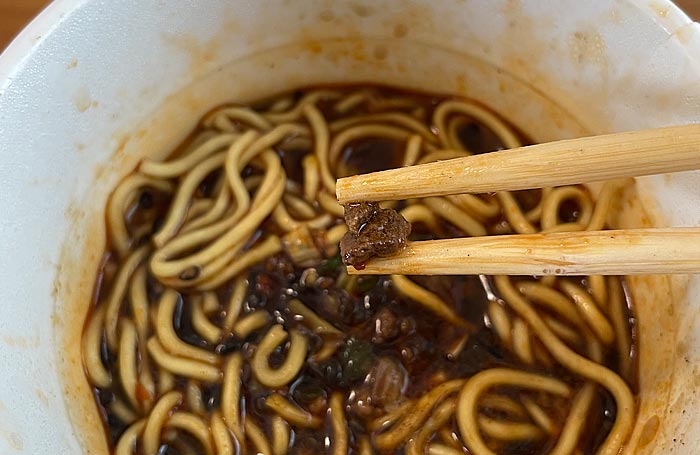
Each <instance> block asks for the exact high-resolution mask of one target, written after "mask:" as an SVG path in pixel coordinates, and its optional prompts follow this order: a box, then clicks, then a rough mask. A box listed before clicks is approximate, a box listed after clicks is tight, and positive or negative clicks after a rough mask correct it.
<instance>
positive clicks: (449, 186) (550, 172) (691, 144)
mask: <svg viewBox="0 0 700 455" xmlns="http://www.w3.org/2000/svg"><path fill="white" fill-rule="evenodd" d="M696 169H700V125H686V126H677V127H669V128H659V129H652V130H645V131H633V132H627V133H616V134H608V135H603V136H593V137H585V138H580V139H571V140H566V141H558V142H551V143H546V144H538V145H533V146H528V147H522V148H518V149H511V150H505V151H502V152H495V153H489V154H484V155H476V156H470V157H466V158H458V159H453V160H446V161H439V162H435V163H429V164H423V165H418V166H410V167H405V168H401V169H393V170H388V171H383V172H376V173H372V174H366V175H358V176H353V177H347V178H343V179H339V180H338V182H337V185H336V192H337V196H338V201H339V202H340V203H341V204H345V203H349V202H356V201H382V200H399V199H409V198H419V197H428V196H445V195H450V194H460V193H487V192H494V191H514V190H522V189H530V188H542V187H549V186H559V185H572V184H578V183H590V182H599V181H605V180H612V179H617V178H625V177H637V176H643V175H652V174H662V173H671V172H680V171H689V170H696ZM348 271H349V272H350V273H365V274H405V275H455V274H456V275H468V274H502V275H586V274H591V275H635V274H655V273H663V274H668V273H700V228H674V229H639V230H621V231H588V232H561V233H551V234H536V235H509V236H493V237H472V238H460V239H450V240H436V241H427V242H413V243H410V244H409V246H408V247H407V248H406V250H404V251H403V252H402V253H400V254H397V255H396V256H393V257H390V258H379V259H374V260H372V261H370V262H369V263H368V264H366V267H365V269H364V270H362V271H361V272H358V271H357V270H355V269H354V268H353V267H348Z"/></svg>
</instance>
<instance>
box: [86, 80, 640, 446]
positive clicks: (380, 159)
mask: <svg viewBox="0 0 700 455" xmlns="http://www.w3.org/2000/svg"><path fill="white" fill-rule="evenodd" d="M354 88H356V87H343V89H347V90H351V89H354ZM380 90H381V91H382V92H383V93H387V92H390V93H399V94H401V95H403V96H411V97H414V98H415V99H416V100H417V101H418V103H419V104H420V105H421V106H422V107H423V108H425V109H426V112H427V114H428V118H429V116H430V113H431V112H432V110H433V109H434V107H435V106H436V105H437V103H438V102H439V101H441V100H443V99H445V98H441V97H435V96H433V95H423V94H418V93H410V92H403V91H397V90H394V89H386V88H381V89H380ZM320 107H321V109H322V110H323V111H324V114H326V115H327V116H328V118H329V120H333V119H334V117H337V115H334V114H332V111H331V110H330V104H327V103H321V105H320ZM352 114H353V113H350V114H348V115H352ZM458 136H459V137H460V139H461V140H462V142H463V143H464V144H465V145H467V146H469V147H470V148H471V149H472V150H474V151H475V152H476V153H487V152H490V151H493V150H498V149H500V148H502V146H503V145H502V144H501V143H500V141H498V139H497V138H496V136H495V135H494V134H493V133H492V132H491V131H489V130H488V129H487V128H485V127H484V126H483V125H480V124H478V123H477V122H475V121H474V120H473V119H468V118H467V119H465V121H464V122H463V125H462V126H461V128H460V130H459V134H458ZM521 136H522V135H521ZM522 138H523V143H530V141H528V140H527V139H526V138H525V137H524V136H523V137H522ZM182 149H183V148H182V147H181V148H180V149H178V150H182ZM178 153H180V152H176V153H175V154H178ZM402 153H403V148H402V147H400V146H398V144H395V143H392V142H391V141H387V140H384V139H381V140H380V139H377V140H374V139H368V140H363V141H355V142H353V143H351V144H350V145H349V147H348V148H347V149H346V150H344V151H343V155H342V156H343V159H344V161H345V163H346V168H347V170H348V173H361V172H371V171H377V170H382V169H387V168H392V167H397V166H400V165H401V154H402ZM280 154H281V156H282V163H283V166H284V169H285V171H286V173H287V176H288V178H289V179H291V180H294V181H297V182H300V181H301V175H302V171H301V160H300V157H301V155H302V154H301V153H300V152H293V151H292V152H287V151H280ZM216 179H217V176H216V175H212V176H211V178H210V179H208V181H207V182H206V184H205V185H203V186H202V188H200V190H199V191H201V192H203V193H206V192H209V191H211V187H212V186H213V185H214V184H215V181H216ZM540 193H541V192H540V191H539V190H529V191H523V192H518V193H517V194H516V198H517V199H518V201H519V202H520V203H521V204H522V206H523V207H524V209H529V208H532V207H534V206H535V205H536V204H537V201H538V200H539V197H540ZM169 204H170V199H169V198H168V197H167V196H165V195H163V194H161V193H158V192H157V191H148V192H144V194H142V196H141V197H140V199H139V201H138V202H137V203H136V204H135V205H134V207H133V210H131V212H130V216H129V218H128V219H127V226H128V228H129V229H130V232H132V233H133V232H134V229H135V226H137V225H142V224H144V223H152V225H153V228H152V232H155V231H157V229H158V228H159V226H160V224H161V223H162V219H163V217H164V216H165V214H166V213H167V209H168V206H169ZM576 209H577V207H576V206H575V204H566V205H564V206H563V207H562V213H561V214H560V215H561V218H562V220H563V221H564V222H568V221H572V220H573V219H575V216H576ZM503 221H504V219H503V218H500V219H498V220H496V221H495V222H493V223H492V224H491V225H489V226H488V228H489V230H490V231H496V228H495V226H497V225H499V224H502V223H503ZM337 222H341V221H340V220H338V221H337ZM263 230H267V231H268V232H269V231H276V230H277V229H276V228H275V227H274V224H273V223H272V222H271V221H269V220H268V221H267V222H266V223H265V224H264V226H263ZM456 236H463V233H461V232H460V231H459V229H457V228H456V227H455V226H452V225H450V224H449V223H444V224H443V225H442V226H441V230H440V232H431V231H429V230H427V229H425V228H424V227H423V226H421V225H420V224H418V225H415V226H414V229H413V233H412V235H411V239H412V240H423V239H430V238H438V237H456ZM141 241H143V242H146V241H148V238H147V237H146V238H144V239H142V240H140V241H139V242H141ZM106 251H107V252H106V254H105V259H104V261H103V264H102V267H101V271H100V273H99V275H98V279H97V281H96V284H95V292H94V302H93V304H94V305H99V304H103V303H104V301H105V300H106V298H107V295H106V294H107V290H109V289H110V288H111V285H112V281H113V279H114V271H115V269H116V266H117V262H116V261H117V260H116V257H117V256H116V254H115V253H114V252H113V250H112V247H111V245H109V244H108V245H107V247H106ZM315 269H316V271H317V272H318V275H319V278H318V280H316V281H315V283H313V285H311V286H309V285H308V283H306V282H305V281H304V277H305V274H306V273H308V272H307V270H306V269H301V268H299V267H295V266H294V264H293V263H292V261H291V260H290V259H289V258H288V257H287V256H286V255H285V254H279V255H276V256H274V257H273V258H271V259H269V260H267V261H265V262H263V263H259V264H257V265H255V266H254V267H252V268H251V270H249V271H248V280H249V287H248V294H247V298H246V304H245V308H244V312H251V311H255V310H258V309H264V310H266V311H268V312H269V313H271V314H272V315H273V316H274V317H275V318H276V319H277V322H279V323H283V324H284V326H285V327H287V328H298V329H299V330H300V331H302V332H303V333H304V334H305V335H306V336H307V337H308V338H309V339H310V350H311V352H314V351H316V350H317V349H318V348H319V347H320V346H321V344H322V340H321V339H320V337H319V336H318V335H316V334H314V333H311V332H310V331H309V330H308V329H307V328H306V327H305V326H303V325H302V324H301V323H299V322H298V321H296V320H295V319H294V317H293V315H292V314H291V313H290V311H289V309H288V308H287V304H288V302H289V301H290V300H291V299H293V298H299V299H300V300H302V301H303V302H304V304H305V305H306V306H308V307H309V308H310V309H312V310H313V311H314V312H316V313H317V314H318V315H319V316H321V317H322V318H324V319H326V320H327V321H330V322H331V323H332V324H333V325H334V326H335V327H337V328H338V329H340V330H341V331H342V332H343V334H344V338H343V340H341V341H342V345H341V348H340V349H338V351H337V352H336V353H335V355H333V356H332V357H331V358H330V359H328V360H326V361H324V362H320V363H315V362H312V361H308V362H307V363H306V364H305V366H304V367H303V369H302V371H301V373H300V375H299V376H298V378H297V379H296V380H295V381H294V382H293V384H292V385H291V386H290V387H289V388H287V389H284V390H282V391H281V392H282V393H283V394H284V395H286V396H288V397H289V398H290V399H291V400H292V401H294V402H296V403H298V404H299V405H301V406H302V407H304V408H306V409H311V408H313V407H314V406H317V407H318V406H322V405H323V403H324V402H325V400H326V399H327V398H328V397H329V396H330V394H331V392H333V391H342V392H344V394H345V395H346V396H347V395H349V394H351V392H353V391H354V392H355V394H354V395H359V394H360V393H362V388H363V381H364V379H365V376H366V375H367V373H368V371H369V369H370V368H371V367H372V365H374V364H375V363H376V362H377V361H378V360H379V359H386V360H390V361H391V362H393V364H395V365H400V369H402V370H403V371H404V372H405V374H406V375H407V377H408V378H409V379H408V383H407V385H406V387H405V388H403V389H402V390H401V392H400V393H401V396H402V397H404V398H414V397H419V396H421V395H423V394H424V393H426V392H427V391H428V390H430V389H431V388H432V387H434V386H435V385H436V384H437V382H436V378H437V376H438V375H437V373H440V375H439V376H440V377H442V378H443V379H442V380H445V379H452V378H464V377H469V376H470V375H473V374H475V373H477V372H479V371H481V370H483V369H486V368H490V367H496V366H503V367H511V368H517V369H522V370H526V371H535V372H539V373H543V374H546V375H551V376H554V377H557V378H560V379H563V380H565V381H566V382H569V383H572V384H576V383H577V382H579V381H580V378H575V377H572V375H571V374H570V373H569V372H568V371H567V370H565V369H563V368H561V367H554V368H552V369H549V370H546V371H545V370H543V369H542V368H541V367H531V366H527V365H524V364H523V363H522V362H520V361H519V360H518V359H516V358H515V356H513V355H512V354H511V353H510V352H508V351H506V350H504V349H502V348H501V347H500V344H499V342H498V340H497V339H496V336H495V334H494V333H493V332H492V330H491V329H490V327H489V326H488V324H487V322H486V321H487V318H486V317H485V312H486V305H487V303H488V299H487V294H486V290H485V289H484V285H483V283H482V281H481V280H480V278H479V277H475V276H457V277H412V279H413V280H414V281H416V282H417V283H418V284H420V285H421V286H423V287H425V288H427V289H428V290H430V291H432V292H434V293H435V294H437V295H438V296H440V297H441V298H442V299H444V301H445V302H446V303H448V304H449V305H450V306H451V307H452V308H453V309H454V310H455V312H456V313H457V314H458V315H459V316H460V317H462V318H463V319H465V320H466V321H468V323H469V324H470V328H469V329H468V330H467V332H469V339H468V342H467V344H466V345H465V347H464V348H463V349H462V350H461V351H460V352H459V354H458V355H457V356H456V357H452V356H450V355H448V352H449V351H450V348H451V347H453V346H454V345H455V344H457V343H458V342H459V341H460V340H461V338H462V337H463V336H464V335H465V329H461V328H457V327H454V326H452V325H450V324H448V323H446V322H444V321H443V320H442V319H440V318H438V317H436V316H435V315H433V313H431V312H429V311H427V310H425V309H424V308H423V307H421V305H419V304H417V303H416V302H413V301H411V300H409V299H406V298H405V297H403V296H401V295H400V294H398V293H397V291H396V290H395V289H394V286H393V285H392V282H391V280H390V279H389V278H387V277H372V276H367V277H360V278H359V280H358V282H357V283H356V284H355V286H354V288H352V289H350V290H346V289H343V288H342V286H341V284H342V283H339V281H342V279H343V278H342V277H341V270H343V269H344V267H343V265H342V263H341V261H340V257H339V256H336V257H332V258H326V259H324V260H323V261H322V262H321V263H320V264H318V265H317V267H315ZM339 277H340V279H339ZM578 281H579V282H582V281H581V280H578ZM582 283H583V284H584V285H585V282H582ZM161 292H162V287H161V286H160V285H159V284H158V283H157V282H156V281H155V280H154V279H153V278H149V300H150V301H151V302H155V301H157V300H158V297H159V296H160V294H161ZM231 292H232V290H231V283H227V284H226V285H224V286H222V287H221V288H220V289H218V290H217V293H218V295H219V297H220V298H221V300H222V301H226V300H227V299H228V298H229V296H230V295H231ZM191 299H192V296H191V295H189V294H188V293H186V292H185V293H183V299H182V302H181V303H180V305H178V308H177V311H176V315H175V320H174V326H175V329H176V332H177V333H178V335H179V336H180V338H181V339H182V340H184V341H185V342H187V343H190V344H192V345H195V346H199V347H201V348H204V349H207V350H209V351H211V352H215V353H217V354H219V355H221V356H222V358H223V356H225V355H226V354H228V353H231V352H235V351H240V352H242V353H243V355H244V358H246V359H247V360H249V359H250V358H251V356H252V354H253V352H254V349H255V346H256V345H257V344H258V343H259V342H260V340H261V339H262V337H263V336H264V334H265V332H266V331H267V327H265V328H264V329H262V330H258V331H255V332H253V333H252V334H250V335H249V336H248V337H247V338H246V339H243V340H240V339H237V338H236V337H235V336H233V335H227V336H225V337H224V339H222V340H220V342H219V343H217V344H210V343H208V342H207V341H205V340H204V339H202V338H201V337H200V336H199V335H198V334H197V333H196V332H195V330H194V329H193V327H192V320H191V301H192V300H191ZM122 307H123V316H130V313H129V310H128V305H123V306H122ZM629 316H630V321H633V320H632V316H631V313H630V315H629ZM220 317H221V318H222V319H223V317H224V315H223V314H222V315H220ZM378 319H380V322H384V321H386V320H389V319H393V323H394V324H395V327H393V328H392V329H391V330H388V333H384V332H382V333H378V331H377V320H378ZM213 322H215V323H217V322H220V321H216V320H214V321H213ZM380 325H381V324H380ZM634 341H635V342H636V339H634ZM634 351H635V352H636V349H634ZM283 358H284V347H282V348H281V349H278V351H277V352H276V353H275V354H273V357H272V359H271V362H272V364H273V366H274V363H275V362H281V361H282V359H283ZM103 361H104V363H105V365H106V366H107V368H108V370H109V371H110V372H111V373H112V375H113V377H118V369H117V364H116V358H115V357H114V356H113V355H111V354H110V353H109V351H108V349H107V347H106V343H103ZM351 361H352V362H351ZM616 363H617V353H615V352H614V350H613V352H611V353H610V354H609V355H608V358H607V359H606V365H607V366H609V367H611V368H612V369H614V370H615V369H617V368H616ZM243 374H244V376H243V377H244V381H243V395H244V396H245V401H244V402H245V409H246V412H247V413H250V414H251V415H254V416H256V417H257V420H258V421H259V422H265V423H266V425H267V422H268V421H269V416H270V415H271V414H270V411H269V410H267V409H266V408H265V405H264V398H265V397H266V396H267V395H269V393H270V391H269V390H267V389H266V388H265V387H263V386H261V385H260V384H259V383H258V382H257V381H256V380H255V378H254V377H253V375H252V374H251V372H250V369H249V366H248V362H244V373H243ZM635 374H636V370H635ZM627 379H628V380H629V381H630V382H631V384H632V385H633V386H634V384H635V382H636V381H635V379H636V377H635V378H627ZM177 384H178V388H179V389H180V390H181V391H182V392H184V391H185V388H186V381H185V380H182V379H178V382H177ZM203 391H204V395H205V396H204V402H205V403H206V406H207V409H208V410H209V411H212V410H215V409H216V408H217V407H218V406H219V402H220V393H221V390H220V386H219V385H216V384H207V385H204V386H203ZM511 393H513V394H514V396H517V394H518V393H523V392H516V391H512V392H511ZM95 396H96V398H97V401H98V403H99V404H100V409H101V411H102V415H103V419H104V424H105V427H106V431H107V434H108V435H109V440H110V441H111V443H112V444H115V443H116V441H117V440H118V438H119V436H120V435H121V433H122V432H123V431H124V430H125V429H126V427H127V426H126V424H125V423H124V422H121V421H120V420H119V418H118V417H117V416H116V415H115V414H113V413H112V412H110V411H109V410H108V406H109V404H110V403H111V402H112V401H113V400H114V399H115V397H121V399H122V400H123V401H125V402H127V400H126V397H125V395H124V392H123V391H122V390H121V389H120V388H119V387H118V386H116V387H114V388H109V389H95ZM559 405H560V407H561V419H562V420H563V419H565V417H566V414H565V412H566V410H567V409H568V408H567V406H568V403H565V402H561V403H559ZM181 409H184V410H187V404H186V403H185V404H183V405H182V406H181ZM369 411H372V412H374V414H372V415H373V416H376V415H378V413H379V410H376V409H375V410H372V409H370V410H369ZM366 412H368V411H367V410H366V409H360V407H358V405H357V403H356V402H351V403H350V405H349V406H348V409H347V418H348V421H349V427H350V429H351V432H350V433H351V440H350V447H351V451H352V453H357V439H358V437H359V436H361V435H363V434H364V432H365V422H366V419H367V415H366V414H365V413H366ZM591 415H592V416H594V418H592V419H590V420H589V421H588V423H587V425H588V426H589V428H590V429H591V431H587V432H586V436H584V439H583V441H582V443H581V445H580V448H581V449H582V450H583V452H584V453H593V452H594V451H595V449H596V448H597V447H598V445H599V444H600V443H601V442H602V441H603V439H604V438H605V435H606V434H607V433H608V431H609V430H610V428H611V426H612V424H613V422H614V420H615V405H614V401H613V400H612V399H611V397H610V396H609V394H608V393H607V392H604V391H602V390H600V389H599V391H598V396H597V398H596V400H595V402H594V409H593V410H592V411H591ZM266 429H267V430H269V428H267V427H266ZM454 431H455V432H456V433H458V431H457V429H456V427H455V428H454ZM327 433H328V431H325V430H323V429H322V430H321V431H312V430H305V429H301V430H294V445H293V447H292V448H291V450H290V453H299V454H312V453H321V452H325V451H326V447H325V445H324V444H325V443H324V438H325V437H326V435H327ZM180 443H181V444H185V445H189V446H191V447H193V448H197V447H198V442H196V441H195V440H192V439H183V440H182V441H180ZM551 444H552V442H551V441H549V442H546V443H537V442H534V443H533V442H528V443H526V444H524V443H523V444H511V445H508V446H504V447H502V448H501V451H502V453H504V454H505V455H518V454H539V453H544V452H546V451H547V450H548V449H550V448H551V447H550V445H551ZM179 453H181V451H179V450H178V448H177V447H175V446H163V447H162V448H161V451H160V452H159V454H161V455H164V454H172V455H175V454H179ZM397 453H402V451H401V450H399V451H398V452H397Z"/></svg>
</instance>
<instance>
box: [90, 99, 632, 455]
mask: <svg viewBox="0 0 700 455" xmlns="http://www.w3.org/2000/svg"><path fill="white" fill-rule="evenodd" d="M525 143H527V139H526V136H525V135H524V134H523V133H522V132H519V131H515V130H514V129H513V128H512V127H510V126H509V124H508V123H507V121H506V120H504V119H503V118H502V117H501V116H500V115H499V114H498V113H494V112H491V111H490V110H488V108H486V107H484V106H481V105H478V104H476V103H474V102H471V101H469V100H464V99H455V98H451V97H448V96H439V95H428V94H418V93H413V92H404V91H399V90H395V89H389V88H385V87H374V86H349V87H324V88H309V89H305V90H300V91H297V92H294V93H288V94H284V95H281V96H277V97H274V98H272V99H269V100H265V101H262V102H260V103H258V104H255V105H252V106H239V105H226V106H223V107H221V108H218V109H216V110H214V111H213V112H211V113H210V114H209V115H207V116H205V118H204V119H202V121H201V123H200V126H199V127H198V128H197V130H196V131H194V132H193V133H192V135H191V136H190V137H189V138H188V140H187V141H185V143H183V144H182V146H181V147H180V148H178V149H177V150H176V151H174V152H173V154H172V155H171V157H170V158H168V159H167V160H166V161H164V162H154V161H146V162H144V163H142V164H141V165H140V166H139V168H138V169H136V170H135V171H134V173H132V174H131V175H129V176H128V177H127V178H126V179H125V180H124V181H123V182H121V183H120V185H119V186H118V187H117V188H116V189H115V190H114V193H113V194H112V196H111V198H110V200H109V203H108V207H107V219H106V223H107V228H108V234H109V237H108V238H109V240H108V245H107V249H106V253H105V256H104V259H103V261H102V265H101V269H100V273H99V278H98V280H97V283H96V284H95V292H94V302H93V308H92V310H91V314H90V316H89V318H88V322H87V324H86V327H85V329H84V335H83V358H84V361H85V370H86V373H87V375H88V379H89V381H90V383H91V384H92V385H93V387H94V391H95V399H96V400H97V401H98V403H99V406H100V409H101V410H102V414H103V419H104V422H103V423H104V425H105V430H106V435H107V438H108V439H109V441H110V443H111V446H112V447H113V450H114V453H115V454H118V455H121V454H132V453H137V454H156V453H157V454H159V455H163V454H199V453H221V454H229V453H230V454H233V453H243V454H247V453H264V454H268V453H270V454H283V453H299V454H306V453H309V454H312V453H325V452H329V451H332V452H333V453H335V454H340V453H343V454H344V453H358V454H365V453H367V454H369V453H377V452H378V453H387V454H388V453H410V454H418V453H421V454H423V453H428V451H429V453H431V454H432V453H435V454H448V453H449V454H452V453H454V454H457V453H463V450H464V448H466V449H467V450H468V451H469V452H470V453H474V454H487V453H502V454H509V455H510V454H513V455H514V454H544V453H549V452H550V451H552V450H555V449H556V450H558V451H561V452H559V453H571V452H572V451H573V452H577V451H578V453H584V454H588V453H596V452H597V451H599V450H600V451H610V452H609V453H616V452H617V449H619V448H620V447H621V446H622V445H624V443H625V441H626V439H627V437H628V435H629V432H630V431H631V426H632V424H633V421H634V414H635V402H634V395H633V393H634V390H635V383H636V374H637V373H636V363H635V358H634V355H633V354H634V353H635V352H636V349H635V347H634V343H635V333H634V323H633V322H634V320H633V318H632V313H631V310H630V306H629V304H630V302H629V299H628V298H626V295H627V293H626V290H625V287H624V280H622V279H620V278H616V277H608V278H605V277H594V276H589V277H579V278H575V279H572V278H536V277H486V276H481V277H479V276H457V277H408V276H382V277H372V276H367V277H362V276H349V275H347V273H346V272H345V267H344V266H343V265H342V263H341V260H340V254H339V248H338V244H339V241H340V239H341V238H342V237H343V236H344V235H345V233H346V230H347V228H346V226H345V224H344V222H343V219H342V217H343V209H342V207H340V206H339V205H338V204H337V202H336V201H335V196H334V194H335V193H334V185H335V180H336V178H338V177H341V176H347V175H352V174H356V173H364V172H370V171H376V170H380V169H387V168H392V167H399V166H404V165H411V164H417V163H424V162H430V161H434V160H441V159H449V158H454V157H458V156H464V155H467V154H476V153H488V152H490V151H494V150H498V149H502V148H512V147H517V146H519V145H522V144H525ZM615 192H616V188H615V186H614V185H613V184H607V185H605V186H604V187H603V189H602V191H601V193H600V195H599V196H598V198H597V200H596V199H595V198H594V197H593V195H592V194H591V193H590V192H589V191H588V190H587V189H586V188H585V187H583V186H567V187H561V188H545V189H535V190H528V191H521V192H513V193H498V194H485V195H456V196H448V197H434V198H427V199H422V200H411V201H402V202H397V203H391V204H389V206H390V207H392V208H394V209H396V210H398V211H399V212H400V213H401V214H402V215H403V216H404V217H405V218H406V219H407V220H408V221H410V223H411V225H412V231H411V234H410V236H409V240H425V239H435V238H447V237H460V236H480V235H499V234H507V233H534V232H540V231H574V230H586V229H589V230H592V229H602V228H604V227H605V220H606V217H607V212H608V207H609V204H610V200H611V198H612V197H613V196H614V194H615Z"/></svg>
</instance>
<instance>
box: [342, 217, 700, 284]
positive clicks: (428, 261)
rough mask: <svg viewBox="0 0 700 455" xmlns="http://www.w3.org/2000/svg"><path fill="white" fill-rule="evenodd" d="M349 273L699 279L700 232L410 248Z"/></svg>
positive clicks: (571, 235) (484, 240) (558, 236)
mask: <svg viewBox="0 0 700 455" xmlns="http://www.w3.org/2000/svg"><path fill="white" fill-rule="evenodd" d="M348 272H349V273H362V274H375V275H385V274H386V275H390V274H402V275H477V274H485V275H537V276H545V275H562V276H566V275H647V274H670V273H700V228H694V227H693V228H669V229H629V230H610V231H579V232H557V233H551V234H532V235H503V236H488V237H470V238H458V239H447V240H433V241H424V242H412V243H409V245H408V247H407V248H406V249H405V250H404V251H402V252H401V253H399V254H397V255H395V256H392V257H388V258H376V259H373V260H371V261H370V262H368V263H367V264H366V266H365V269H364V270H362V271H357V270H355V269H354V268H353V267H348Z"/></svg>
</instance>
